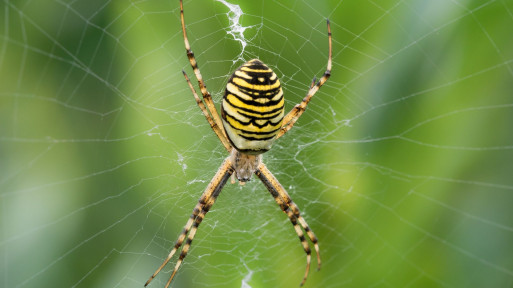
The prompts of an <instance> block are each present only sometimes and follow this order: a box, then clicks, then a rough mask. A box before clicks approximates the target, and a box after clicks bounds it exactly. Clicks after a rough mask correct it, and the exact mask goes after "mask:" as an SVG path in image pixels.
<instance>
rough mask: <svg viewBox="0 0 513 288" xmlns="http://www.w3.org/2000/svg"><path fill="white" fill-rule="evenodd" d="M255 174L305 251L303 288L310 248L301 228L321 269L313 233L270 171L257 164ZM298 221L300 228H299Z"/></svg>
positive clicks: (308, 268)
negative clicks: (291, 226)
mask: <svg viewBox="0 0 513 288" xmlns="http://www.w3.org/2000/svg"><path fill="white" fill-rule="evenodd" d="M255 174H256V175H257V176H258V178H260V180H261V181H262V183H264V185H265V187H266V188H267V190H269V192H270V193H271V195H272V196H273V198H274V200H275V201H276V203H278V205H279V206H280V208H281V210H282V211H283V212H285V213H286V214H287V216H288V217H289V220H290V222H291V223H292V225H293V226H294V230H295V231H296V234H297V236H298V237H299V240H300V241H301V245H302V246H303V249H304V250H305V253H306V270H305V275H304V276H303V281H301V284H300V286H303V284H305V281H306V279H307V277H308V272H309V271H310V262H311V250H310V246H309V245H308V242H307V241H306V239H305V235H304V233H303V230H301V227H303V229H304V230H305V232H306V234H307V235H308V238H309V239H310V241H312V243H313V245H314V248H315V252H316V253H317V270H319V269H321V255H320V253H319V252H320V251H319V244H318V241H317V237H316V236H315V234H314V233H313V231H312V229H310V226H308V223H306V220H305V219H304V218H303V217H302V216H301V214H300V212H299V208H298V207H297V205H296V204H295V203H294V201H292V199H291V198H290V196H289V194H288V193H287V191H285V189H284V188H283V186H282V185H281V184H280V182H278V179H276V177H274V175H273V174H272V173H271V171H269V169H267V167H266V166H265V165H264V163H260V164H259V166H258V169H257V170H256V171H255ZM298 221H299V224H300V225H301V227H299V225H298Z"/></svg>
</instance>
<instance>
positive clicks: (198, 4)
mask: <svg viewBox="0 0 513 288" xmlns="http://www.w3.org/2000/svg"><path fill="white" fill-rule="evenodd" d="M229 2H235V1H233V0H232V1H229ZM237 4H239V5H240V8H241V9H242V11H243V12H244V14H243V15H242V16H241V17H240V23H241V24H242V26H244V27H246V30H244V32H243V35H244V39H245V45H242V42H241V41H238V40H236V39H234V36H233V35H232V34H229V33H230V32H231V31H232V30H233V29H232V28H230V22H229V17H232V16H234V14H233V13H228V12H229V9H228V8H227V7H226V6H225V5H224V4H222V3H220V2H216V1H210V0H208V1H207V0H194V1H192V0H191V1H185V3H184V6H185V14H186V22H187V23H188V25H187V27H188V32H189V40H190V42H191V45H192V48H193V50H194V51H195V52H196V56H197V60H198V62H199V64H200V68H201V72H202V74H203V76H204V78H205V80H206V83H207V86H208V88H209V90H210V91H211V93H212V94H213V97H214V100H215V102H216V103H217V105H219V104H218V103H219V101H220V99H221V97H222V93H223V91H224V86H225V84H226V81H227V78H228V77H229V75H230V74H231V72H232V71H233V70H235V69H236V68H237V67H238V66H239V65H241V64H242V63H243V62H244V61H247V60H249V59H252V58H260V59H261V60H262V61H264V62H265V63H267V64H268V65H269V66H270V67H272V68H273V69H274V70H275V72H276V73H277V74H278V76H279V77H280V79H281V82H282V85H283V86H284V90H285V97H286V99H287V100H286V108H287V110H289V109H290V108H292V107H293V105H295V104H296V103H299V102H300V101H301V99H302V98H303V96H304V95H305V93H306V91H307V89H308V85H309V84H310V82H311V79H312V78H313V77H314V76H317V77H320V76H321V75H322V73H323V72H324V70H325V67H326V61H327V52H328V49H327V35H326V34H327V33H326V21H325V19H326V18H328V17H329V19H330V20H331V23H332V26H331V28H332V32H333V73H332V78H331V79H330V80H329V81H328V82H327V83H326V85H325V86H323V87H322V89H321V91H320V92H319V93H317V94H316V95H315V97H314V99H313V100H312V102H311V103H310V105H309V106H308V109H307V111H306V112H305V114H304V115H303V116H302V118H301V119H300V120H299V122H298V123H297V125H296V126H295V127H294V129H293V130H292V131H291V132H290V133H289V134H287V135H286V136H285V137H283V138H281V139H279V141H277V142H276V143H275V145H274V147H273V149H272V150H271V151H270V152H268V153H266V154H265V155H264V161H265V162H266V163H267V165H268V167H269V168H270V169H271V171H273V173H274V174H275V175H276V177H277V178H278V179H279V180H280V182H281V183H282V184H283V186H284V187H285V188H286V189H287V190H288V192H289V194H290V195H291V197H292V198H293V199H294V201H295V202H296V203H297V204H298V206H299V207H300V209H301V210H302V213H303V215H304V218H305V219H306V220H307V221H308V223H309V224H310V226H311V228H312V229H313V230H314V231H315V233H316V234H317V236H318V238H319V243H320V247H321V255H322V257H323V267H322V269H321V270H320V271H319V272H317V271H315V269H312V271H311V272H310V277H309V279H308V281H307V282H306V287H511V286H512V285H513V245H512V243H513V212H512V208H511V207H512V204H513V177H511V176H512V174H513V173H512V171H513V164H512V160H513V133H512V123H513V116H512V115H513V113H512V112H513V32H512V31H513V30H512V29H511V27H513V2H512V1H506V0H497V1H441V0H438V1H425V0H410V1H398V0H390V1H359V0H336V1H314V0H304V1H271V0H266V1H239V3H237ZM0 15H2V16H0V43H1V48H0V213H1V214H0V215H1V216H0V217H1V221H0V223H1V224H0V227H1V229H0V258H1V259H0V267H1V269H0V273H1V274H0V286H1V287H142V286H143V284H144V282H145V281H146V280H147V278H148V277H149V276H150V275H151V273H153V272H154V270H155V269H156V268H157V267H158V265H160V264H161V261H162V260H163V259H164V257H165V256H166V255H167V254H168V253H169V250H170V248H171V247H172V245H173V243H174V241H175V240H176V237H177V236H178V234H179V233H180V231H181V229H182V227H183V225H184V224H185V222H186V221H187V219H188V217H189V214H190V213H191V211H192V208H193V207H194V205H195V204H196V201H197V199H198V198H199V196H200V195H201V193H202V191H203V190H204V189H205V187H206V185H207V184H208V182H209V181H210V179H211V178H212V177H213V175H214V174H215V171H216V169H217V168H218V167H219V165H220V164H221V162H222V160H223V159H224V157H226V152H225V151H224V148H223V147H222V146H221V145H220V143H219V142H218V140H217V139H216V137H215V135H214V133H212V131H211V130H210V128H209V126H208V123H207V122H206V121H205V119H204V117H203V116H202V114H201V112H200V110H199V108H198V107H197V106H196V104H195V102H194V99H193V97H192V95H191V93H190V91H189V90H188V87H187V85H186V82H185V80H184V79H183V76H182V73H181V70H182V69H184V70H185V71H186V72H187V73H189V75H190V76H192V70H191V68H190V65H189V63H188V61H187V57H186V55H185V51H184V48H183V39H182V35H181V28H180V22H179V5H178V1H177V0H173V1H160V0H159V1H157V0H149V1H121V0H120V1H49V0H41V1H9V0H6V1H3V2H2V3H1V4H0ZM235 35H236V36H237V35H238V36H237V37H240V35H239V34H235ZM238 39H240V38H238ZM172 262H173V261H172ZM312 264H313V265H314V266H313V267H315V265H316V262H315V260H314V262H313V263H312ZM173 266H174V262H173V263H172V264H170V265H169V267H167V268H166V269H164V271H163V272H161V274H160V275H159V276H158V277H157V278H156V279H155V280H154V282H152V284H151V286H150V287H163V286H164V284H165V282H166V281H167V278H168V276H169V274H170V270H171V269H172V267H173ZM304 267H305V255H304V252H303V250H302V248H301V245H300V243H299V241H298V239H297V236H296V235H295V232H294V230H293V228H292V226H291V225H290V223H289V221H288V219H287V217H286V216H285V215H284V214H283V213H282V212H281V211H280V209H279V207H278V206H277V205H276V204H275V203H274V201H273V199H272V197H271V196H270V195H269V193H268V192H267V191H266V190H265V188H264V187H263V185H262V184H261V183H259V181H252V182H251V183H248V184H247V185H246V186H244V187H239V186H238V185H230V184H228V185H227V186H226V187H225V189H224V191H223V193H222V194H221V196H220V197H219V199H218V201H217V203H216V204H215V206H214V208H213V209H212V210H211V212H210V213H209V214H208V215H207V216H206V218H205V220H204V221H203V223H202V225H201V227H200V229H199V231H198V233H197V235H196V238H195V240H194V243H193V246H192V249H191V251H190V253H189V255H188V257H187V258H186V259H185V263H184V265H183V266H182V268H181V270H180V271H179V273H178V274H177V276H176V278H175V280H174V282H173V285H172V287H297V286H298V284H299V282H300V280H301V277H302V275H303V272H304Z"/></svg>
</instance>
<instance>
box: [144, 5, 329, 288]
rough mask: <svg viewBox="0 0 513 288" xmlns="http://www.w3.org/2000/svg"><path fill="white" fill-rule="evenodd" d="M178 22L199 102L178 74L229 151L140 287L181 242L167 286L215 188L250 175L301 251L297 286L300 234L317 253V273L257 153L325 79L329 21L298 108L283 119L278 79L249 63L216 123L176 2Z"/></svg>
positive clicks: (305, 230) (231, 85)
mask: <svg viewBox="0 0 513 288" xmlns="http://www.w3.org/2000/svg"><path fill="white" fill-rule="evenodd" d="M180 19H181V22H182V32H183V37H184V43H185V50H186V51H187V57H188V58H189V62H190V63H191V66H192V70H193V71H194V74H195V75H196V78H197V79H198V84H199V88H200V91H201V95H202V99H200V98H199V96H198V94H197V93H196V90H195V89H194V86H192V84H191V81H190V80H189V77H187V74H186V73H185V71H183V75H184V77H185V80H186V81H187V84H188V85H189V88H190V89H191V92H192V94H193V96H194V99H196V103H197V104H198V106H199V108H200V109H201V111H202V112H203V115H205V118H206V119H207V121H208V123H209V124H210V127H211V128H212V130H213V131H214V133H215V134H216V135H217V137H218V138H219V140H220V141H221V143H222V144H223V146H224V147H225V148H226V150H227V151H228V152H229V153H230V156H228V157H227V158H226V159H225V160H224V161H223V163H222V164H221V167H219V169H218V170H217V173H216V175H215V176H214V178H213V179H212V181H210V183H209V184H208V186H207V188H206V189H205V191H204V192H203V194H202V195H201V197H200V199H199V201H198V203H197V204H196V207H194V209H193V211H192V214H191V216H190V217H189V220H188V221H187V223H186V224H185V227H184V229H183V231H182V233H181V234H180V236H178V239H177V240H176V243H175V245H174V247H173V249H171V252H170V253H169V255H168V256H167V258H166V259H165V260H164V263H162V265H160V267H159V268H158V269H157V271H155V273H153V275H152V276H151V277H150V279H148V281H147V282H146V284H145V285H144V286H147V285H148V284H149V283H150V282H151V280H153V278H155V276H156V275H157V274H158V273H159V272H160V271H161V270H162V268H164V266H166V264H167V263H168V262H169V260H171V258H172V257H173V255H174V254H175V253H176V252H177V251H178V249H180V247H182V245H183V244H184V241H185V245H183V248H182V251H181V253H180V256H179V258H178V261H177V262H176V265H175V267H174V269H173V272H172V273H171V276H170V277H169V280H168V281H167V283H166V288H167V287H168V286H169V284H170V283H171V281H172V280H173V278H174V276H175V274H176V272H177V271H178V269H179V268H180V266H181V265H182V262H183V259H184V258H185V256H187V253H188V251H189V248H190V247H191V243H192V240H193V239H194V236H195V235H196V231H197V229H198V226H199V225H200V224H201V222H202V221H203V219H204V218H205V215H206V214H207V212H208V211H209V210H210V208H211V207H212V205H214V202H215V201H216V199H217V196H219V193H221V190H222V189H223V187H224V185H225V184H226V182H227V181H228V179H229V178H230V176H232V175H234V176H235V177H236V178H237V180H239V183H241V184H244V183H245V182H246V181H249V179H250V178H251V176H252V175H253V174H255V175H256V176H257V177H258V178H259V179H260V180H261V181H262V183H263V184H264V185H265V187H266V188H267V190H269V192H270V193H271V196H273V198H274V200H275V201H276V203H277V204H278V205H279V206H280V208H281V210H282V211H283V212H285V213H286V214H287V216H288V218H289V220H290V222H291V223H292V225H293V226H294V230H295V231H296V234H297V235H298V237H299V240H300V241H301V245H302V246H303V250H304V251H305V253H306V270H305V274H304V276H303V280H302V281H301V284H300V285H303V284H304V283H305V281H306V278H307V276H308V272H309V271H310V262H311V250H310V246H309V245H308V242H307V240H306V237H305V234H306V235H307V236H308V239H310V241H311V242H312V244H313V246H314V248H315V252H316V253H317V267H318V269H319V268H320V267H321V257H320V254H319V245H318V243H317V238H316V237H315V235H314V233H313V231H312V229H310V226H308V224H307V223H306V221H305V219H304V218H303V217H302V216H301V214H300V212H299V208H298V207H297V205H296V204H295V203H294V201H292V199H291V198H290V196H289V195H288V194H287V191H285V189H284V188H283V186H282V185H281V184H280V182H278V180H277V179H276V177H274V175H273V174H272V173H271V171H269V169H267V167H266V166H265V165H264V163H263V162H262V159H261V158H262V157H261V154H262V153H264V152H266V151H268V150H269V149H270V148H271V145H272V143H273V142H274V140H276V139H278V138H280V137H281V136H283V135H284V134H285V133H287V131H289V130H290V129H291V128H292V126H294V123H296V121H297V119H298V118H299V117H300V116H301V114H302V113H303V112H304V111H305V108H306V105H307V104H308V102H309V101H310V99H311V98H312V96H313V95H314V94H315V93H316V92H317V91H318V90H319V88H321V86H322V85H323V84H324V83H325V82H326V81H327V80H328V78H329V77H330V74H331V30H330V22H329V21H327V25H328V47H329V50H328V51H329V53H328V65H327V68H326V72H324V75H323V76H322V77H321V79H320V80H319V81H317V82H316V81H315V78H314V80H313V81H312V83H311V84H310V89H309V90H308V93H307V94H306V96H305V97H304V98H303V101H301V103H300V104H297V105H296V106H294V108H293V109H292V111H290V112H289V113H288V114H287V115H285V116H284V113H283V103H284V100H283V90H282V89H281V84H280V81H279V79H278V77H277V76H276V74H275V73H274V72H273V71H272V70H271V69H270V68H269V67H268V66H267V65H265V64H264V63H263V62H262V61H260V60H258V59H253V60H250V61H248V62H246V63H244V64H243V65H242V66H241V67H240V68H238V69H237V70H236V71H235V72H234V73H233V74H232V76H231V77H230V79H229V80H228V84H227V85H226V91H225V95H224V97H223V102H222V105H221V116H222V120H221V119H220V118H219V114H217V110H216V108H215V106H214V102H213V101H212V97H211V96H210V93H208V91H207V88H206V87H205V83H204V82H203V77H202V76H201V73H200V70H199V68H198V64H197V62H196V58H195V57H194V53H192V51H191V47H190V45H189V41H188V40H187V33H186V30H185V20H184V16H183V3H182V0H180ZM223 127H224V129H223Z"/></svg>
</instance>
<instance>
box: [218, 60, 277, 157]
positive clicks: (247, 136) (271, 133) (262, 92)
mask: <svg viewBox="0 0 513 288" xmlns="http://www.w3.org/2000/svg"><path fill="white" fill-rule="evenodd" d="M283 104H284V100H283V90H282V89H281V84H280V80H278V77H277V76H276V74H275V73H274V72H273V71H272V70H271V69H270V68H269V67H267V65H265V64H264V63H262V61H260V60H258V59H253V60H250V61H248V62H246V63H244V64H243V65H242V66H241V67H239V69H237V70H236V71H235V72H234V73H233V74H232V76H231V77H230V80H228V84H227V85H226V90H225V93H224V97H223V103H222V105H221V116H222V118H223V126H224V129H225V130H226V134H227V135H228V138H229V139H230V142H231V143H232V145H233V146H234V147H235V148H236V149H237V150H239V151H241V152H244V153H249V154H260V153H263V152H266V151H267V150H269V149H270V148H271V145H272V143H273V141H274V139H275V137H276V134H278V131H279V130H280V128H281V125H282V121H283Z"/></svg>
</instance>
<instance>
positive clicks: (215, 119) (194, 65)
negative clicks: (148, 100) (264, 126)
mask: <svg viewBox="0 0 513 288" xmlns="http://www.w3.org/2000/svg"><path fill="white" fill-rule="evenodd" d="M180 19H181V21H182V31H183V41H184V44H185V50H186V51H187V58H189V62H190V63H191V67H192V70H193V71H194V74H195V75H196V79H198V84H199V88H200V91H201V95H203V101H205V104H206V105H207V108H208V111H209V112H210V115H211V116H212V117H210V116H209V117H207V120H208V118H210V119H211V120H212V121H213V122H214V123H216V125H215V126H216V127H218V128H217V129H218V130H219V131H215V130H214V132H216V134H217V136H218V137H219V139H220V140H221V142H222V143H223V145H224V146H225V147H226V149H227V150H228V151H230V150H231V145H230V146H229V147H230V149H229V148H228V147H227V145H226V144H227V143H228V139H227V136H226V132H225V131H224V128H223V125H222V122H221V118H219V114H218V113H217V110H216V107H215V105H214V101H213V100H212V96H210V93H209V92H208V90H207V87H206V86H205V82H204V81H203V77H202V76H201V72H200V69H199V67H198V62H196V58H195V57H194V53H193V52H192V50H191V45H190V44H189V39H188V38H187V32H186V30H185V19H184V16H183V3H182V0H180ZM196 102H197V100H196ZM198 105H199V104H198ZM200 109H201V110H202V111H203V114H208V113H207V112H206V109H205V106H203V107H201V106H200ZM205 116H206V115H205ZM209 123H210V121H209ZM211 126H212V124H211ZM212 129H214V127H212ZM221 135H222V136H221Z"/></svg>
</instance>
